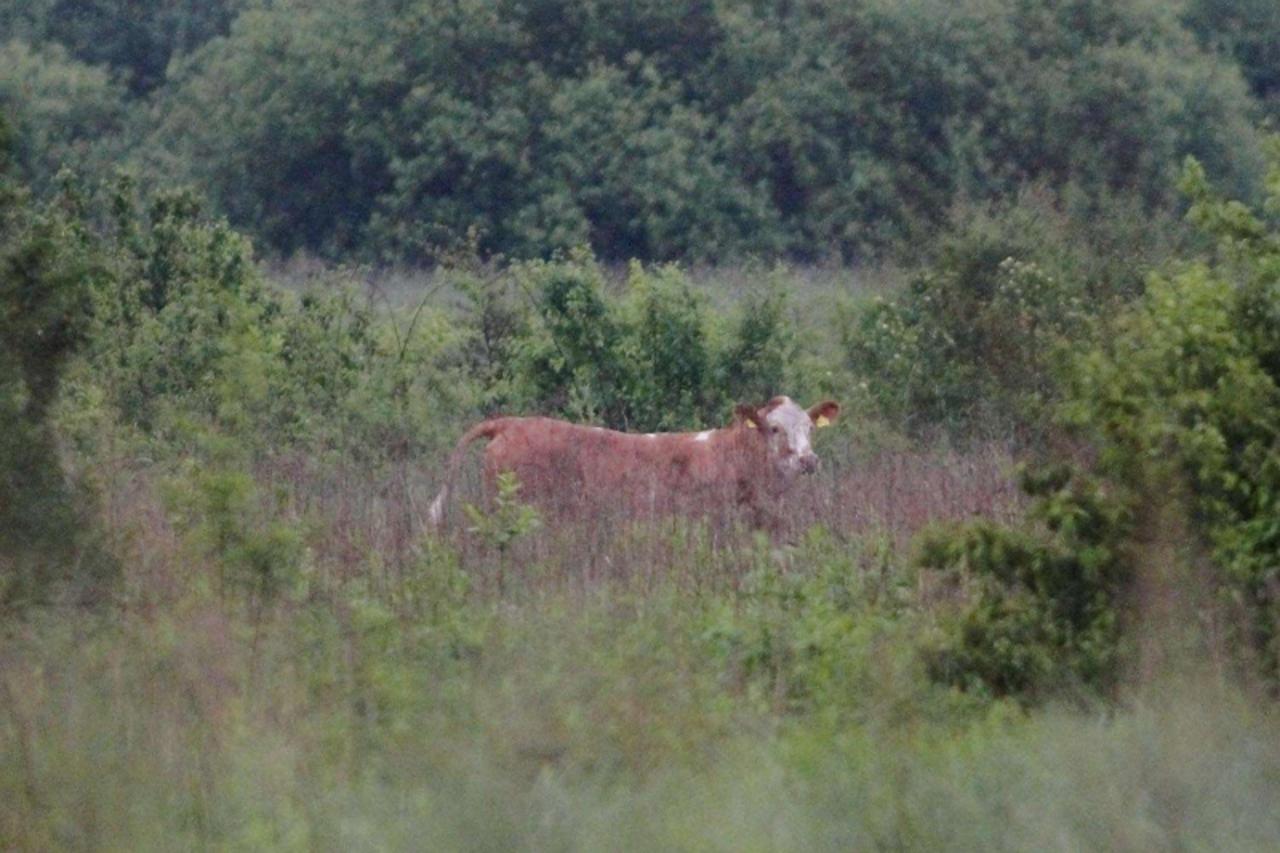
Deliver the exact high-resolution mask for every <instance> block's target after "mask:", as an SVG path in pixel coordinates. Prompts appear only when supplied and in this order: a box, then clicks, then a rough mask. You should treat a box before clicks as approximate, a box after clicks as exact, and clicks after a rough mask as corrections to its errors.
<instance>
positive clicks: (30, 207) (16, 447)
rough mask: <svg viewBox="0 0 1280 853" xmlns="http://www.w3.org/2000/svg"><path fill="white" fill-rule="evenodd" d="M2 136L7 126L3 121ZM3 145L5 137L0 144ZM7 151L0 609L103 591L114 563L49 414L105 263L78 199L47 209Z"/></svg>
mask: <svg viewBox="0 0 1280 853" xmlns="http://www.w3.org/2000/svg"><path fill="white" fill-rule="evenodd" d="M0 127H3V123H2V120H0ZM3 136H4V134H3V133H0V138H2V137H3ZM8 167H9V160H8V152H7V151H5V150H0V604H4V605H10V604H15V603H23V602H30V601H38V600H48V599H58V598H59V597H61V596H62V594H64V593H70V594H71V595H73V596H79V597H85V596H89V595H95V594H99V593H101V592H102V589H101V583H102V582H103V581H105V580H107V575H108V574H109V573H110V570H111V566H110V561H109V560H107V559H105V558H104V557H103V556H102V555H99V554H96V553H94V552H93V549H91V548H90V547H89V546H88V545H87V537H86V536H85V532H86V530H85V526H84V523H83V519H82V517H81V512H80V508H78V507H77V506H76V503H77V500H78V498H79V495H77V493H76V492H75V490H74V489H73V488H72V487H71V485H70V484H68V482H67V480H66V476H65V474H64V472H63V467H62V461H61V459H60V458H59V455H58V448H57V437H56V433H55V431H54V426H53V424H52V422H51V421H52V418H51V409H52V407H53V405H54V403H55V402H56V400H57V397H58V392H59V389H60V385H61V381H62V378H63V375H64V372H65V370H66V367H67V363H68V361H69V360H70V359H71V358H72V357H73V355H74V354H75V353H76V351H77V350H78V349H80V348H81V347H82V346H83V345H84V343H85V339H86V334H87V330H88V326H89V318H90V310H91V300H90V293H91V287H92V283H93V282H94V281H95V279H98V278H100V277H101V276H102V274H103V271H102V264H103V262H104V261H103V257H102V255H101V254H100V252H99V251H98V247H97V245H96V243H95V242H94V241H93V240H92V238H91V237H90V236H89V235H88V234H87V233H86V232H85V229H84V227H83V223H82V222H81V221H80V220H79V219H78V218H77V216H76V211H75V209H74V206H75V200H74V198H72V197H70V196H68V197H65V198H64V199H62V200H61V202H60V203H59V204H54V205H43V204H38V203H35V202H33V201H32V200H31V197H30V195H29V193H28V192H27V191H26V190H25V189H24V188H21V187H18V186H16V185H14V184H13V183H11V182H10V176H9V169H8Z"/></svg>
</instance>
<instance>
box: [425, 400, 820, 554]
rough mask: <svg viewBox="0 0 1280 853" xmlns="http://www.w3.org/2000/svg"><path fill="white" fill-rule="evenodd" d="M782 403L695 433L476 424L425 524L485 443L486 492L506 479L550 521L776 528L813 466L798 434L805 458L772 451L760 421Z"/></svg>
mask: <svg viewBox="0 0 1280 853" xmlns="http://www.w3.org/2000/svg"><path fill="white" fill-rule="evenodd" d="M778 400H784V401H785V403H786V405H787V406H790V407H791V409H794V412H795V413H798V414H795V415H793V416H792V417H793V418H797V417H798V418H805V419H806V420H807V419H808V415H807V414H806V413H805V412H804V410H803V409H800V408H799V407H797V406H795V404H794V403H791V401H790V400H788V399H786V398H778ZM781 405H782V404H781V403H777V402H771V404H770V406H771V407H766V408H764V409H760V410H759V415H758V416H757V414H756V412H757V410H755V409H750V407H743V409H742V411H740V413H739V417H738V420H737V422H736V423H735V424H734V425H732V426H729V427H725V428H723V429H711V430H704V431H702V432H681V433H647V434H642V433H623V432H617V431H614V430H609V429H604V428H601V427H594V426H582V425H578V424H572V423H568V422H566V421H560V420H554V419H552V418H540V417H532V418H516V417H510V418H493V419H491V420H487V421H483V422H481V423H479V424H477V425H476V426H474V427H472V428H471V429H470V430H468V431H467V433H466V434H465V435H463V437H462V438H461V440H460V441H459V442H458V447H457V449H456V450H455V451H454V453H453V456H452V457H451V458H450V462H449V471H448V473H447V475H446V482H445V486H444V488H443V489H442V490H441V492H440V495H439V496H438V497H437V498H436V500H435V502H434V503H433V504H432V506H431V520H432V522H433V523H435V524H439V523H440V522H441V521H442V520H443V516H444V504H445V501H446V500H447V496H448V491H449V483H450V482H451V481H452V479H453V477H454V475H455V473H456V471H457V469H458V467H459V466H460V465H461V463H462V461H463V459H464V458H465V452H466V448H467V446H468V445H469V444H470V443H471V442H473V441H475V440H477V439H482V438H483V439H488V440H489V444H488V446H487V447H486V448H485V452H484V470H485V479H486V481H487V482H488V484H489V486H490V488H492V486H493V483H494V481H495V480H496V478H497V476H498V474H500V473H503V472H507V471H510V472H512V473H514V474H515V475H516V477H517V479H518V480H519V482H520V486H521V492H520V494H521V498H522V499H523V500H526V501H529V502H530V503H533V504H535V505H536V506H538V507H539V508H541V509H542V510H544V511H545V512H549V513H551V514H552V515H554V516H557V517H566V516H581V515H583V514H589V515H596V514H599V513H603V514H609V513H620V514H626V515H628V516H641V517H644V516H650V515H657V514H668V513H680V514H688V515H705V514H715V515H719V516H723V515H725V514H727V513H734V512H737V513H741V514H742V515H743V517H744V518H745V519H746V520H747V522H748V523H750V524H752V525H754V526H758V527H767V528H770V529H775V528H776V527H777V526H778V518H779V516H778V513H777V512H776V506H777V502H778V500H779V498H780V497H781V495H782V493H783V492H785V490H786V489H787V487H788V485H790V482H791V481H792V480H793V479H794V476H795V474H796V473H797V472H798V471H800V470H805V471H811V470H813V468H814V467H816V465H817V457H816V456H814V455H813V454H812V452H811V451H809V450H808V449H807V448H808V445H807V429H806V431H805V439H804V442H803V443H802V444H801V445H800V449H801V450H802V451H804V454H802V455H797V452H796V451H795V450H791V449H787V450H784V451H782V452H781V454H780V453H779V451H778V449H777V446H778V444H779V436H778V435H777V433H780V432H781V429H780V428H778V427H776V426H771V425H770V424H769V423H768V422H767V421H766V418H767V417H768V416H769V413H770V412H772V411H774V410H775V409H779V407H781ZM824 405H830V406H831V407H833V408H831V409H828V410H825V411H829V412H830V413H831V416H832V417H834V411H835V410H838V408H839V407H838V406H835V404H824ZM743 412H746V413H745V414H744V413H743ZM778 414H779V416H781V415H782V414H783V413H782V412H781V411H779V413H778ZM811 427H812V423H810V424H809V428H811ZM771 433H772V434H773V436H772V438H771ZM784 443H785V441H784ZM806 454H807V455H806ZM780 457H781V461H779V458H780ZM800 462H803V463H805V464H803V465H800V464H798V463H800Z"/></svg>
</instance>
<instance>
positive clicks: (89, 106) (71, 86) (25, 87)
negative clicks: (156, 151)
mask: <svg viewBox="0 0 1280 853" xmlns="http://www.w3.org/2000/svg"><path fill="white" fill-rule="evenodd" d="M0 31H3V27H0ZM0 112H3V113H4V114H5V116H6V117H7V120H8V121H9V123H10V124H11V127H10V132H11V133H12V134H13V148H12V151H11V156H12V159H13V161H14V166H15V168H16V174H17V177H18V178H20V179H21V180H22V181H23V182H24V183H27V184H29V185H31V186H32V187H33V188H34V189H35V190H37V192H39V193H42V194H48V193H49V192H51V191H52V190H53V189H54V186H55V177H56V175H57V174H58V171H59V170H60V169H61V168H62V167H63V166H68V167H72V168H78V169H82V170H89V171H95V172H98V173H104V172H105V169H106V164H107V163H108V162H110V160H111V159H113V157H118V156H119V151H118V150H113V149H118V148H119V147H120V142H119V140H118V139H116V137H117V135H118V134H119V133H120V132H121V130H122V127H123V125H124V122H125V104H124V94H123V92H122V91H121V90H120V88H119V87H118V86H117V85H116V84H115V83H114V82H112V80H111V78H110V76H109V75H108V74H107V73H106V72H105V71H103V70H102V69H100V68H95V67H93V66H89V65H85V64H82V63H80V62H77V61H76V60H75V59H72V58H71V57H70V56H68V55H67V52H66V51H65V50H63V49H62V48H61V47H60V46H58V45H56V44H54V45H45V46H41V47H30V46H28V45H27V44H25V43H23V42H20V41H9V42H5V43H0Z"/></svg>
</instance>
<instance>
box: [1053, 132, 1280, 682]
mask: <svg viewBox="0 0 1280 853" xmlns="http://www.w3.org/2000/svg"><path fill="white" fill-rule="evenodd" d="M1273 164H1274V165H1273V170H1272V173H1271V178H1270V180H1269V182H1268V191H1269V194H1270V198H1269V200H1268V202H1267V211H1269V212H1270V217H1271V218H1268V214H1266V213H1255V212H1253V211H1251V210H1250V209H1249V208H1247V207H1245V206H1244V205H1242V204H1240V203H1237V202H1230V201H1226V200H1223V199H1221V198H1219V197H1217V196H1216V195H1214V193H1213V192H1212V191H1211V190H1210V188H1209V186H1208V184H1207V182H1206V180H1205V176H1204V172H1203V170H1202V169H1201V168H1200V167H1199V166H1198V165H1197V164H1195V163H1194V162H1192V163H1190V164H1189V165H1188V167H1187V171H1186V177H1185V180H1184V187H1185V189H1186V190H1187V192H1188V193H1189V195H1190V197H1191V200H1192V207H1191V213H1190V216H1191V218H1192V220H1193V221H1195V222H1196V223H1198V224H1199V225H1200V226H1201V227H1202V228H1204V229H1205V230H1206V231H1207V232H1208V233H1209V234H1210V235H1212V236H1213V237H1215V238H1216V239H1217V240H1218V250H1217V253H1216V257H1215V258H1213V259H1212V260H1209V261H1207V262H1196V263H1192V264H1187V265H1184V266H1182V267H1181V268H1178V269H1175V270H1174V271H1173V272H1171V273H1169V274H1162V275H1155V276H1152V278H1151V279H1150V281H1149V282H1148V286H1147V292H1146V294H1145V295H1144V296H1143V298H1142V299H1141V300H1139V301H1138V302H1137V303H1136V304H1135V305H1134V306H1133V308H1132V309H1131V310H1130V311H1128V312H1126V313H1124V314H1123V315H1122V316H1120V317H1119V318H1117V320H1116V322H1115V323H1114V324H1111V325H1110V326H1109V327H1108V330H1107V334H1106V335H1105V336H1104V337H1103V338H1102V339H1100V343H1099V345H1098V346H1097V347H1095V348H1093V349H1091V350H1089V351H1087V352H1085V353H1083V354H1082V355H1080V356H1079V358H1078V359H1077V360H1076V363H1075V368H1074V370H1073V371H1072V374H1071V376H1072V381H1071V385H1070V391H1069V394H1068V407H1067V410H1066V414H1067V416H1068V419H1069V421H1070V422H1071V423H1073V424H1075V425H1076V426H1077V427H1079V428H1080V429H1082V430H1083V431H1084V433H1085V434H1086V435H1087V436H1089V437H1090V438H1091V439H1092V440H1093V441H1094V442H1095V443H1096V444H1097V446H1098V448H1099V450H1100V465H1101V467H1102V470H1104V471H1106V472H1107V473H1108V474H1110V475H1111V476H1113V477H1115V478H1116V479H1118V480H1119V481H1121V482H1123V483H1125V484H1127V485H1129V487H1130V488H1132V489H1134V490H1139V491H1141V492H1143V493H1144V494H1145V495H1146V500H1148V501H1150V502H1151V503H1153V504H1156V505H1159V504H1160V503H1161V502H1165V501H1170V500H1178V499H1180V496H1183V495H1185V499H1186V500H1188V501H1189V503H1190V510H1191V513H1192V519H1193V522H1194V525H1195V528H1196V531H1197V533H1198V534H1199V535H1200V536H1201V537H1202V538H1203V541H1204V542H1205V544H1206V545H1207V547H1208V549H1209V550H1210V552H1211V554H1212V557H1213V562H1214V565H1215V566H1216V567H1217V571H1218V572H1219V574H1217V576H1216V577H1215V578H1214V579H1213V583H1214V585H1215V586H1217V587H1218V588H1219V589H1220V590H1221V591H1222V592H1223V593H1224V594H1225V595H1226V596H1227V597H1228V598H1229V599H1231V600H1234V601H1235V602H1236V603H1237V605H1238V606H1239V607H1241V608H1243V610H1244V612H1245V613H1246V614H1247V617H1246V621H1247V625H1246V626H1245V627H1244V628H1243V637H1242V639H1244V640H1245V641H1246V642H1244V643H1242V644H1240V645H1241V646H1243V647H1245V648H1249V649H1251V650H1252V651H1253V653H1255V654H1256V655H1257V656H1258V657H1259V661H1260V663H1261V664H1262V666H1263V670H1264V671H1265V672H1266V673H1267V674H1268V675H1269V677H1271V678H1273V679H1274V678H1277V677H1278V674H1280V593H1278V591H1280V568H1277V567H1280V523H1277V521H1276V519H1277V518H1280V433H1278V432H1277V426H1276V425H1277V424H1278V423H1280V344H1278V343H1277V341H1280V229H1277V226H1276V222H1275V219H1274V212H1275V210H1277V205H1280V143H1275V144H1274V160H1273Z"/></svg>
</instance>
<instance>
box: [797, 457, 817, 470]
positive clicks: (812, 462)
mask: <svg viewBox="0 0 1280 853" xmlns="http://www.w3.org/2000/svg"><path fill="white" fill-rule="evenodd" d="M800 470H801V471H803V472H804V473H806V474H812V473H813V472H814V471H817V470H818V457H817V456H813V455H810V456H802V457H800Z"/></svg>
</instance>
